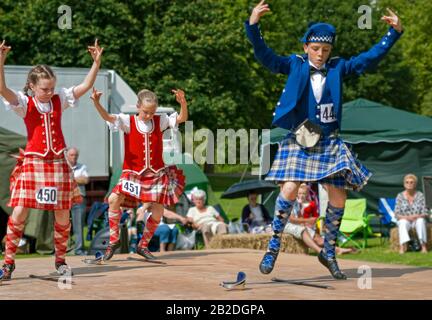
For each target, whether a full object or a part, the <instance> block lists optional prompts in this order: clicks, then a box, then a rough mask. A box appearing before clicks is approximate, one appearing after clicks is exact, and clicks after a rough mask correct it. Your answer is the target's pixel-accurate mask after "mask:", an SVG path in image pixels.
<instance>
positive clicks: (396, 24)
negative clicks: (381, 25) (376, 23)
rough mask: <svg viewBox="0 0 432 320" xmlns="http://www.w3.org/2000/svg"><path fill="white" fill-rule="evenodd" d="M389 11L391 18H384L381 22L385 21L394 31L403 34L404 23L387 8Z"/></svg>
mask: <svg viewBox="0 0 432 320" xmlns="http://www.w3.org/2000/svg"><path fill="white" fill-rule="evenodd" d="M387 11H388V12H389V14H390V15H389V16H382V17H381V20H383V21H385V22H386V23H387V24H388V25H390V26H392V27H393V29H395V30H396V31H397V32H399V33H401V32H402V23H401V21H400V19H399V17H398V16H397V15H396V14H395V13H394V12H393V11H391V10H390V9H389V8H387Z"/></svg>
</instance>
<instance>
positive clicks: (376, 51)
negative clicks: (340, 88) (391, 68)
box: [345, 8, 403, 75]
mask: <svg viewBox="0 0 432 320" xmlns="http://www.w3.org/2000/svg"><path fill="white" fill-rule="evenodd" d="M387 10H388V12H389V13H390V15H389V16H383V17H381V20H383V21H384V22H386V23H387V24H388V25H389V26H390V29H389V30H388V32H387V33H386V35H385V36H384V37H383V38H382V39H381V40H380V41H379V42H378V43H377V44H376V45H374V46H373V47H372V48H371V49H369V50H368V51H366V52H363V53H361V54H359V55H358V56H355V57H352V58H351V59H349V60H348V61H346V62H345V75H348V74H351V73H357V74H361V73H363V72H365V71H366V70H368V69H369V68H373V67H375V66H376V65H377V64H378V62H380V61H381V60H382V59H383V58H384V56H385V55H386V54H387V53H388V52H389V50H390V48H391V47H392V46H393V45H394V44H395V43H396V41H397V40H398V39H399V38H400V36H401V35H402V33H403V29H402V23H401V21H400V19H399V17H398V16H397V15H396V14H395V13H394V12H393V11H391V10H390V9H388V8H387Z"/></svg>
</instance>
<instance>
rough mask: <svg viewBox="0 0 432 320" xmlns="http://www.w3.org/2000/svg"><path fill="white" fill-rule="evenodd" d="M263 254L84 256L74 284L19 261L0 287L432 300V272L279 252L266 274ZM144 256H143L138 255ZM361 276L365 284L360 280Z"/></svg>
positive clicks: (25, 294) (108, 293)
mask: <svg viewBox="0 0 432 320" xmlns="http://www.w3.org/2000/svg"><path fill="white" fill-rule="evenodd" d="M262 254H263V252H262V251H256V250H248V249H225V250H204V251H201V250H200V251H176V252H172V253H168V254H165V255H158V256H159V258H160V261H162V262H165V263H166V264H165V265H157V264H150V263H146V262H140V261H130V260H127V257H128V255H116V256H114V258H113V260H112V261H110V262H109V264H108V265H104V266H87V265H85V264H84V263H83V262H81V260H82V258H81V257H75V256H72V257H68V263H69V264H70V265H71V266H72V268H73V270H74V274H75V275H74V276H73V284H72V285H71V287H72V289H69V290H68V289H60V288H59V286H58V283H57V282H55V281H46V280H39V279H31V278H29V274H38V275H48V274H49V273H51V272H53V270H54V267H53V264H54V258H51V257H50V258H36V259H20V260H18V261H17V270H16V271H15V272H14V280H12V281H7V282H6V281H4V282H3V284H2V285H1V286H0V300H2V299H85V300H88V299H145V300H152V299H155V300H165V299H173V300H199V299H209V300H214V299H223V300H236V299H239V300H249V299H260V300H261V299H263V300H266V299H283V300H287V299H338V300H340V299H432V269H431V268H418V267H410V266H401V265H389V264H379V263H371V262H359V261H350V260H342V259H341V260H340V261H339V264H340V266H341V268H342V269H343V270H344V271H345V272H346V274H347V275H348V276H349V279H348V280H347V281H333V280H332V279H331V278H330V277H329V275H328V271H327V270H326V269H324V267H322V266H321V265H320V264H319V263H318V261H317V259H316V257H313V256H307V255H294V254H285V253H282V254H280V256H279V258H278V263H277V265H276V268H275V270H274V271H273V273H272V274H271V275H267V276H266V275H262V274H260V273H259V271H258V263H259V261H260V259H261V257H262ZM135 257H138V256H135ZM362 265H368V266H370V267H371V268H372V269H371V270H372V289H363V290H362V289H359V287H358V283H359V282H362V281H361V278H360V277H361V276H362V275H361V274H359V273H358V272H357V271H358V268H359V267H360V266H362ZM238 271H244V272H245V273H246V275H247V286H246V289H245V290H236V291H226V290H224V289H223V288H222V287H220V286H219V283H220V282H221V281H224V280H225V281H232V280H234V279H235V278H236V275H237V272H238ZM272 277H280V278H285V279H309V280H314V281H319V282H318V283H325V284H328V285H331V286H333V287H334V290H327V289H316V288H310V287H305V286H298V285H292V284H285V283H274V282H271V280H270V279H271V278H272ZM359 280H360V281H359Z"/></svg>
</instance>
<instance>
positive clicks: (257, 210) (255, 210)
mask: <svg viewBox="0 0 432 320" xmlns="http://www.w3.org/2000/svg"><path fill="white" fill-rule="evenodd" d="M249 208H250V209H251V212H252V214H253V215H254V218H253V220H254V221H255V222H264V216H263V213H262V210H261V207H260V206H256V207H252V206H251V205H249Z"/></svg>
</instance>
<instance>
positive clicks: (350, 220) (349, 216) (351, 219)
mask: <svg viewBox="0 0 432 320" xmlns="http://www.w3.org/2000/svg"><path fill="white" fill-rule="evenodd" d="M372 216H373V215H367V216H366V199H348V200H346V202H345V212H344V215H343V218H342V222H341V225H340V228H339V234H340V235H341V236H342V238H344V241H343V242H342V241H339V242H340V243H339V245H340V246H341V247H343V246H344V245H346V244H347V243H349V241H352V243H353V244H354V245H355V246H356V247H357V248H359V249H364V248H366V246H367V237H368V235H369V234H372V230H371V228H370V226H369V220H370V218H371V217H372ZM358 234H362V237H363V243H362V244H361V245H360V244H359V243H358V242H357V241H355V240H354V236H356V235H358Z"/></svg>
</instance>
